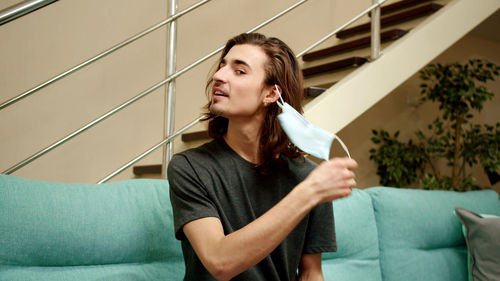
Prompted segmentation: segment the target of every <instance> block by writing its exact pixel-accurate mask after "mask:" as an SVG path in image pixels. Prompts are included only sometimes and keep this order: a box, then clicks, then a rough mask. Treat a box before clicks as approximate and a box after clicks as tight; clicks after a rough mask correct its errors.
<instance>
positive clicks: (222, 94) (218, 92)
mask: <svg viewBox="0 0 500 281" xmlns="http://www.w3.org/2000/svg"><path fill="white" fill-rule="evenodd" d="M214 96H217V97H228V96H229V95H227V94H225V93H223V92H221V91H215V92H214Z"/></svg>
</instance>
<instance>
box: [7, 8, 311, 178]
mask: <svg viewBox="0 0 500 281" xmlns="http://www.w3.org/2000/svg"><path fill="white" fill-rule="evenodd" d="M205 1H206V0H205ZM306 1H308V0H301V1H298V2H297V3H295V4H293V5H292V6H290V7H289V8H287V9H285V10H283V11H282V12H280V13H278V14H276V15H275V16H273V17H271V18H269V19H268V20H266V21H264V22H263V23H261V24H259V25H257V26H256V27H254V28H252V29H250V30H249V31H247V33H251V32H254V31H256V30H258V29H260V28H262V27H264V26H266V25H268V24H269V23H271V22H273V21H274V20H276V19H278V18H279V17H281V16H283V15H284V14H286V13H288V12H290V11H291V10H293V9H295V8H297V7H298V6H300V5H302V4H303V3H305V2H306ZM202 2H204V1H202ZM223 48H224V46H221V47H220V48H218V49H216V50H214V51H212V52H211V53H209V54H208V55H206V56H204V57H203V58H201V59H198V60H197V61H195V62H194V63H192V64H190V65H188V66H187V67H185V68H183V69H181V70H180V71H178V72H175V73H174V74H172V75H171V76H169V77H167V78H166V79H165V80H163V81H161V82H159V83H157V84H155V85H153V86H152V87H150V88H149V89H147V90H145V91H143V92H141V93H140V94H138V95H136V96H135V97H133V98H131V99H129V100H128V101H126V102H124V103H123V104H121V105H119V106H117V107H116V108H114V109H112V110H110V111H108V112H107V113H105V114H103V115H101V116H100V117H98V118H96V119H95V120H93V121H91V122H89V123H88V124H86V125H85V126H83V127H81V128H80V129H78V130H76V131H74V132H72V133H70V134H68V135H67V136H65V137H63V138H61V139H60V140H58V141H56V142H55V143H53V144H51V145H49V146H47V147H46V148H44V149H42V150H40V151H39V152H37V153H35V154H33V155H31V156H30V157H28V158H26V159H24V160H23V161H21V162H19V163H17V164H16V165H14V166H12V167H10V168H9V169H7V170H5V171H4V172H3V173H4V174H11V173H13V172H15V171H17V170H19V169H20V168H22V167H24V166H26V165H27V164H29V163H31V162H33V161H34V160H36V159H38V158H39V157H41V156H43V155H44V154H46V153H48V152H50V151H51V150H53V149H54V148H56V147H58V146H60V145H62V144H63V143H65V142H67V141H69V140H70V139H72V138H74V137H76V136H78V135H79V134H81V133H83V132H84V131H86V130H88V129H90V128H91V127H93V126H95V125H97V124H98V123H100V122H102V121H104V120H105V119H107V118H108V117H110V116H112V115H114V114H115V113H117V112H118V111H120V110H122V109H124V108H125V107H127V106H129V105H131V104H133V103H134V102H136V101H138V100H140V99H141V98H143V97H145V96H147V95H148V94H150V93H151V92H153V91H154V90H156V89H158V88H159V87H161V86H163V85H165V84H167V83H169V82H170V81H173V80H175V79H176V78H178V77H179V76H181V75H183V74H184V73H186V72H187V71H189V70H191V69H193V68H194V67H195V66H197V65H199V64H200V63H202V62H204V61H205V60H207V59H209V58H211V57H212V56H214V55H215V54H217V53H218V52H220V51H221V50H222V49H223ZM89 63H90V62H89ZM75 71H76V69H75ZM60 78H62V77H60ZM60 78H58V79H60ZM167 122H168V121H167Z"/></svg>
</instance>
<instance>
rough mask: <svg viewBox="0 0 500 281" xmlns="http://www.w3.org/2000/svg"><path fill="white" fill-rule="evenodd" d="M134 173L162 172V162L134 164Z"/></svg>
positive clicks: (138, 174) (139, 174)
mask: <svg viewBox="0 0 500 281" xmlns="http://www.w3.org/2000/svg"><path fill="white" fill-rule="evenodd" d="M133 171H134V175H137V176H141V175H145V174H161V164H156V165H140V166H134V169H133Z"/></svg>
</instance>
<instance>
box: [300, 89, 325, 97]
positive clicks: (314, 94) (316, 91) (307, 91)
mask: <svg viewBox="0 0 500 281" xmlns="http://www.w3.org/2000/svg"><path fill="white" fill-rule="evenodd" d="M324 91H326V88H321V87H307V88H306V89H305V90H304V97H305V98H315V97H317V96H319V95H321V94H322V93H323V92H324Z"/></svg>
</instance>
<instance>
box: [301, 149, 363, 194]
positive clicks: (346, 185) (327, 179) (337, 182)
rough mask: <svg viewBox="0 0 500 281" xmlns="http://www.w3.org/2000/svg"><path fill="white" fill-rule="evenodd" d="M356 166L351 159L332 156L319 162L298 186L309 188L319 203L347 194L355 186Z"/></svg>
mask: <svg viewBox="0 0 500 281" xmlns="http://www.w3.org/2000/svg"><path fill="white" fill-rule="evenodd" d="M357 167H358V164H357V163H356V161H354V160H352V159H349V158H333V159H331V160H330V161H325V162H323V163H321V164H320V165H319V166H318V167H317V168H316V169H314V170H313V171H312V172H311V173H310V174H309V176H308V177H307V178H306V179H305V180H304V181H303V182H302V183H301V184H300V185H299V187H301V188H306V189H308V190H310V191H311V192H312V194H313V196H316V198H317V200H318V201H319V202H320V203H321V202H330V201H333V200H335V199H339V198H342V197H346V196H349V195H350V194H351V192H352V190H351V188H352V187H354V186H356V181H355V180H354V178H355V175H354V172H353V170H354V169H355V168H357Z"/></svg>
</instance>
